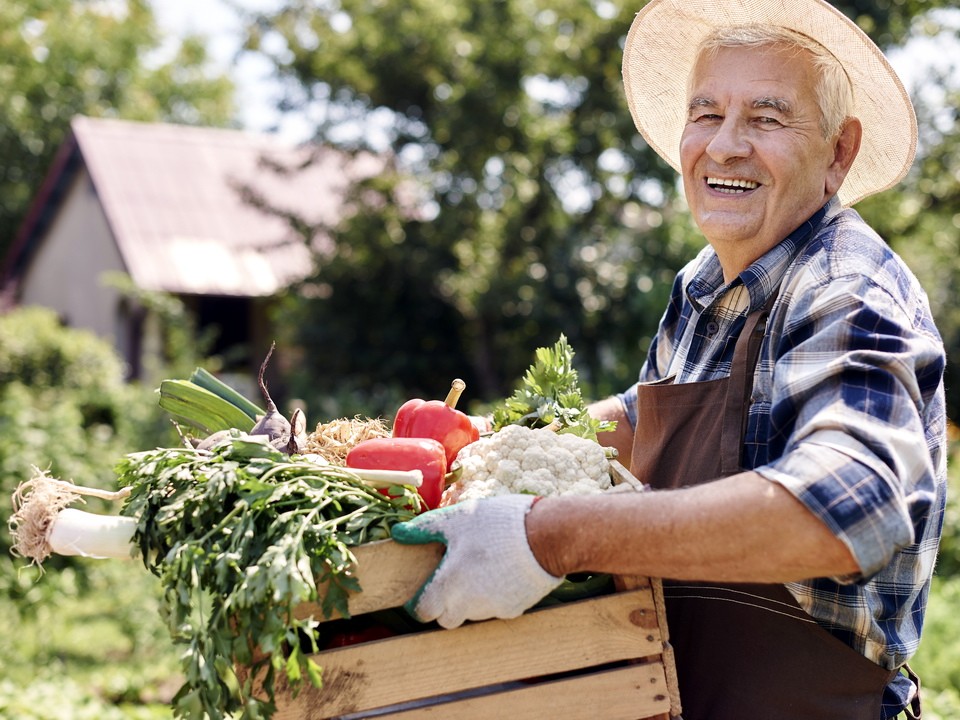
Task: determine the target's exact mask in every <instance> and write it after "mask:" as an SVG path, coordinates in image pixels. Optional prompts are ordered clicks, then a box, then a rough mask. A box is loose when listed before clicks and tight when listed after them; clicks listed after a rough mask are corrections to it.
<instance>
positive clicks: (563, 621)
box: [274, 540, 680, 720]
mask: <svg viewBox="0 0 960 720" xmlns="http://www.w3.org/2000/svg"><path fill="white" fill-rule="evenodd" d="M442 553H443V547H442V546H441V545H438V544H429V545H419V546H403V545H399V544H396V543H394V542H392V541H389V540H387V541H383V542H377V543H371V544H369V545H365V546H362V547H360V548H357V551H356V555H357V560H358V562H357V567H358V571H357V576H358V579H359V582H360V585H361V587H362V588H363V591H362V592H360V593H357V594H355V595H353V596H351V598H350V602H349V609H350V614H351V616H352V617H357V616H361V615H363V614H365V613H370V612H373V611H377V610H383V609H385V608H397V607H400V606H402V605H403V604H404V603H405V602H406V601H407V600H408V599H409V598H411V597H412V596H413V595H414V593H415V592H416V591H417V590H418V589H419V587H420V586H421V584H422V583H423V582H424V581H425V580H426V579H427V578H429V576H430V574H431V573H432V572H433V570H434V569H435V568H436V565H437V563H438V562H439V560H440V557H441V555H442ZM616 581H617V582H616V590H615V591H614V592H612V593H609V594H606V595H602V596H598V597H591V598H588V599H585V600H578V601H575V602H569V603H564V604H561V605H552V606H550V607H544V608H539V609H534V610H530V611H528V612H527V613H525V614H524V615H522V616H521V617H519V618H516V619H513V620H488V621H485V622H474V623H467V624H465V625H463V626H461V627H459V628H456V629H453V630H444V629H440V628H437V627H436V626H434V625H431V626H425V627H428V628H429V629H425V630H423V631H418V632H414V633H411V634H404V635H398V636H395V637H390V638H387V639H382V640H374V641H371V642H365V643H361V644H356V645H350V646H347V647H341V648H336V649H332V650H327V651H324V652H321V653H319V654H317V655H315V656H314V660H316V662H317V663H318V664H319V665H320V666H321V667H322V668H323V681H324V684H323V687H322V688H314V687H312V686H311V685H309V683H304V686H303V688H302V689H301V691H300V692H299V693H298V694H297V695H296V697H293V696H291V694H290V693H289V691H285V689H284V688H283V686H282V685H281V684H280V683H278V688H277V713H276V714H275V715H274V718H275V720H331V719H338V720H359V719H360V718H373V717H376V718H382V719H385V720H421V719H423V718H434V719H436V718H442V719H443V720H492V719H495V718H507V719H509V720H543V719H544V718H563V719H564V720H578V719H580V718H582V719H583V720H587V719H589V720H645V719H651V720H652V719H657V720H667V718H669V717H677V716H679V714H680V701H679V695H678V692H677V688H676V674H675V671H674V665H673V655H672V651H671V648H670V645H669V642H668V635H667V627H666V622H665V616H664V612H663V596H662V592H661V589H660V583H659V581H658V580H656V579H652V580H651V579H649V578H643V577H618V578H616ZM297 614H298V615H300V616H301V617H306V616H308V615H313V616H314V617H322V613H321V612H320V611H319V609H318V608H316V607H311V606H309V605H305V606H301V607H300V608H298V611H297Z"/></svg>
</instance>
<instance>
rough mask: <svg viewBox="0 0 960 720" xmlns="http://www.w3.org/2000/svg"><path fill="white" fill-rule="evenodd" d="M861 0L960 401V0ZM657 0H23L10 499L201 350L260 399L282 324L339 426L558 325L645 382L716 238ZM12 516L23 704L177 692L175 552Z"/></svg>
mask: <svg viewBox="0 0 960 720" xmlns="http://www.w3.org/2000/svg"><path fill="white" fill-rule="evenodd" d="M833 4H834V5H835V6H836V7H837V8H838V9H839V10H841V11H842V12H844V13H846V14H847V15H848V16H849V17H851V18H852V19H854V20H855V21H856V22H857V23H858V24H859V25H860V26H861V27H862V28H863V29H864V30H865V31H866V32H867V33H868V34H869V35H870V36H871V37H872V38H873V39H874V40H875V41H876V42H877V43H878V44H879V45H880V46H881V47H882V48H883V49H884V50H885V51H886V52H887V53H888V57H889V58H890V60H891V63H892V64H893V65H894V67H895V68H896V69H897V71H898V72H899V73H900V74H901V77H902V78H903V79H904V82H905V85H906V86H907V88H908V90H909V91H910V93H911V95H912V96H913V98H914V102H915V106H916V109H917V114H918V120H919V126H920V145H919V149H918V157H917V161H916V163H915V164H914V167H913V169H912V171H911V173H910V175H909V176H908V177H907V179H906V180H905V181H904V182H903V183H901V184H900V185H899V186H898V187H896V188H894V189H893V190H890V191H887V192H885V193H882V194H881V195H879V196H875V197H873V198H870V199H868V200H867V201H864V202H863V203H860V204H859V205H858V206H857V210H858V211H860V213H861V214H862V215H864V217H865V218H866V219H867V220H868V221H869V222H870V223H871V224H872V225H873V226H874V227H875V228H876V229H877V230H878V231H879V232H880V234H881V235H882V236H883V237H884V238H885V239H886V240H887V241H888V242H889V243H890V245H891V246H892V247H893V248H894V249H895V250H896V251H897V252H899V253H900V254H901V255H902V256H903V257H904V258H905V260H906V261H907V263H908V264H909V265H910V266H911V267H912V268H913V270H914V271H915V272H916V274H917V275H918V277H919V278H920V279H921V281H922V283H923V284H924V287H925V288H926V290H927V293H928V294H929V296H930V300H931V304H932V307H933V310H934V314H935V316H936V318H937V321H938V324H939V327H940V330H941V332H942V334H943V337H944V340H945V342H946V345H947V348H948V357H949V359H950V364H949V368H948V378H947V393H948V406H949V414H950V417H951V419H953V420H956V419H957V417H958V413H960V364H958V363H957V361H956V357H955V356H957V355H958V349H960V302H958V289H957V288H960V252H958V250H960V247H958V246H960V132H958V130H960V118H958V110H957V108H958V107H960V68H958V63H960V9H957V8H956V7H955V5H956V3H955V2H954V0H852V1H850V2H834V3H833ZM642 5H643V2H642V1H641V0H633V2H623V1H622V0H590V1H589V2H584V1H583V0H558V1H556V2H553V3H545V2H540V1H539V0H490V1H488V2H485V3H472V2H466V0H444V1H443V2H440V0H406V1H405V2H398V1H396V0H329V1H327V0H312V1H303V2H300V1H296V0H290V1H288V2H283V1H282V0H242V1H241V0H237V1H236V2H232V1H230V0H190V1H188V0H155V2H147V1H146V0H19V1H18V2H16V3H10V2H8V3H3V4H2V5H0V87H2V88H3V92H2V93H0V259H2V264H0V271H2V275H0V510H2V512H3V514H4V516H8V515H9V509H10V502H9V497H10V494H11V492H12V491H13V489H14V488H15V487H16V485H17V484H18V483H19V482H20V481H22V480H24V479H26V478H27V477H29V475H30V474H31V467H32V466H36V467H39V468H41V469H45V470H49V471H50V472H51V474H53V475H55V476H58V477H63V478H67V479H72V480H74V481H76V482H77V483H81V484H87V485H96V486H101V487H107V488H112V487H113V486H114V477H113V473H112V468H113V466H114V464H115V463H116V462H117V460H118V459H119V458H120V457H122V456H123V455H124V454H125V453H128V452H134V451H136V450H141V449H146V448H150V447H154V446H162V445H169V444H173V443H176V442H177V439H176V436H175V434H174V432H173V430H172V429H171V426H170V423H169V420H168V419H167V418H166V417H165V416H164V414H163V413H162V412H161V411H160V409H159V407H158V406H157V398H156V393H155V390H156V388H157V386H158V384H159V382H160V380H162V379H164V378H170V377H178V378H185V377H187V376H188V375H189V374H190V373H191V372H192V371H193V369H194V368H195V367H204V368H206V369H208V370H210V371H211V372H214V373H217V374H218V375H220V376H221V377H223V378H224V379H225V380H227V381H228V382H229V383H230V384H232V385H234V386H235V387H237V389H240V390H241V391H243V392H244V393H245V394H248V395H249V396H250V397H251V398H252V399H258V398H257V396H256V389H255V384H254V378H255V375H256V370H257V368H258V367H259V365H260V362H261V361H262V359H263V357H264V356H265V354H266V351H267V349H268V348H269V346H270V344H271V343H272V342H276V343H277V351H276V353H275V354H274V357H273V360H272V361H271V365H270V368H269V374H268V378H269V382H270V388H271V392H272V394H273V396H274V398H275V399H276V400H277V402H278V405H279V406H280V407H281V409H285V408H289V407H293V406H294V405H296V406H299V407H303V408H306V414H307V418H308V425H310V426H313V425H316V424H318V423H320V422H325V421H328V420H331V419H334V418H339V417H353V416H355V415H362V416H369V417H378V416H382V417H387V418H389V417H391V416H392V414H393V412H394V411H395V410H396V408H397V407H398V406H399V405H400V404H401V403H402V402H403V401H404V400H406V399H408V398H410V397H423V398H438V399H442V398H443V397H444V396H445V394H446V391H447V389H448V387H449V384H450V381H451V380H452V379H453V378H454V377H461V378H463V379H464V380H465V381H466V383H467V390H466V393H465V394H464V397H463V400H461V405H462V409H467V410H470V411H473V412H483V411H484V409H485V408H487V407H488V406H489V405H490V404H491V403H492V402H494V401H497V400H499V399H501V398H503V397H506V396H507V395H509V394H510V393H511V392H512V391H513V389H514V387H515V385H516V383H517V382H518V381H519V379H520V377H521V376H522V374H523V372H524V371H525V369H526V368H527V366H528V365H529V364H530V363H531V362H532V360H533V353H534V350H535V349H536V348H537V347H541V346H545V345H552V344H553V343H554V342H555V341H556V339H557V337H558V336H559V334H561V333H563V334H565V335H566V336H567V338H568V339H569V341H570V344H571V346H572V347H573V348H574V350H575V352H576V365H577V369H578V372H579V374H580V380H581V385H582V386H583V388H584V391H585V394H586V395H587V396H588V397H589V398H599V397H602V396H605V395H607V394H609V393H611V392H616V391H619V390H621V389H623V388H625V387H626V386H627V385H628V384H630V383H631V382H633V381H634V380H635V378H636V374H637V372H638V370H639V367H640V364H641V362H642V359H643V357H644V353H645V352H646V349H647V346H648V343H649V341H650V338H651V335H652V333H653V332H654V331H655V329H656V325H657V321H658V320H659V316H660V313H661V312H662V309H663V307H664V303H665V298H666V297H667V294H668V292H669V287H670V282H671V280H672V278H673V275H674V273H675V272H676V271H677V269H679V267H680V266H681V265H682V264H683V263H684V262H685V261H686V260H687V259H688V258H689V257H690V256H691V255H692V254H693V253H695V252H696V251H697V250H698V249H699V247H700V246H701V245H702V243H703V240H702V239H701V238H700V237H699V235H698V233H697V232H696V231H695V230H694V229H693V228H692V227H691V222H690V219H689V217H688V215H687V213H686V211H685V207H684V201H683V197H682V190H681V188H680V186H679V184H678V180H677V178H676V176H675V173H674V172H673V171H672V170H671V169H670V168H668V167H667V166H666V165H665V164H664V163H663V162H662V161H660V159H659V158H658V157H657V156H656V154H655V153H653V151H651V150H650V149H649V148H648V147H647V146H646V144H645V143H644V142H643V140H642V138H640V136H639V135H638V133H637V132H636V130H635V129H634V127H633V123H632V120H631V118H630V115H629V112H628V111H627V109H626V103H625V101H624V98H623V93H622V86H621V82H620V62H621V57H622V44H623V40H624V36H625V34H626V31H627V29H628V28H629V25H630V22H631V20H632V18H633V15H634V14H635V13H636V12H637V11H638V10H639V9H640V7H642ZM953 442H954V445H953V449H954V453H955V452H956V451H957V448H958V447H960V446H958V445H957V444H956V438H954V441H953ZM958 473H960V471H958V470H956V464H955V463H954V464H953V465H952V469H951V488H952V489H953V490H954V491H955V492H954V493H953V495H954V496H955V495H956V491H957V490H960V479H958ZM91 506H92V508H93V509H97V508H98V507H99V506H98V505H97V504H96V503H91ZM958 508H960V505H958V503H957V501H956V500H955V499H954V498H953V497H951V500H950V507H949V509H948V518H947V527H946V530H945V537H944V542H943V546H942V550H941V557H940V562H939V566H938V576H937V578H936V582H935V585H934V588H933V598H932V600H931V606H930V611H929V614H928V619H927V625H926V627H925V630H924V636H923V642H922V644H921V650H920V654H919V656H918V657H917V660H916V662H915V663H912V664H914V665H915V669H916V670H917V671H918V672H919V673H920V674H921V677H922V678H923V681H924V686H925V688H926V698H925V699H926V701H927V705H926V708H925V709H926V710H927V711H928V712H929V713H930V715H931V717H933V718H935V719H936V718H943V719H946V718H956V717H960V645H958V644H957V643H956V641H955V638H956V637H957V636H958V635H960V619H958V614H957V613H956V608H958V607H960V574H958V573H960V522H958V521H960V509H958ZM9 542H10V541H9V537H8V536H7V535H6V534H2V535H0V550H3V552H2V553H0V596H2V600H0V622H3V626H4V627H6V628H8V631H7V632H5V633H0V718H11V719H13V720H19V719H20V718H23V719H24V720H39V719H41V718H42V719H44V720H46V719H47V718H51V719H53V718H56V719H57V720H69V719H71V718H97V719H98V720H100V719H103V720H110V719H111V718H169V717H171V713H170V710H169V708H168V702H169V700H170V697H171V695H172V693H173V692H175V691H176V689H177V688H178V687H179V684H180V679H179V675H178V672H179V671H178V662H177V657H178V650H177V648H176V647H174V646H173V645H172V644H171V643H170V641H169V638H168V637H167V636H166V633H165V630H164V629H163V625H162V621H161V619H160V618H159V617H158V612H159V611H158V604H157V600H156V598H157V593H158V592H159V588H158V587H157V586H156V583H155V582H154V578H152V577H151V576H150V575H149V574H148V573H146V571H144V570H143V569H142V567H141V566H139V565H138V564H137V563H134V562H131V563H98V562H92V561H75V560H72V561H67V560H59V561H52V562H50V563H49V567H48V572H46V573H45V574H42V575H41V574H40V573H39V572H38V571H37V570H36V569H34V568H29V567H25V566H24V563H22V562H20V561H17V560H14V559H13V558H11V557H10V555H9V553H8V552H7V550H8V549H9Z"/></svg>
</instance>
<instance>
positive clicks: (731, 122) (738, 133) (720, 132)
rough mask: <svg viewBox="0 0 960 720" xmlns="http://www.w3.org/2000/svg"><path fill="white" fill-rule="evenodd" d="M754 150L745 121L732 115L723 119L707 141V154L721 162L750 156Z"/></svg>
mask: <svg viewBox="0 0 960 720" xmlns="http://www.w3.org/2000/svg"><path fill="white" fill-rule="evenodd" d="M752 152H753V146H752V145H751V144H750V141H749V139H748V138H747V133H746V128H745V127H744V125H743V122H742V121H741V120H739V119H738V118H735V117H731V116H727V117H725V118H724V119H723V122H721V123H720V124H719V125H718V126H717V131H716V133H714V135H713V137H712V138H711V139H710V142H709V143H707V154H708V155H709V156H710V159H711V160H713V161H714V162H717V163H720V164H726V163H728V162H730V161H731V160H737V159H740V158H745V157H748V156H749V155H750V153H752Z"/></svg>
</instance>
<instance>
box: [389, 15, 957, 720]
mask: <svg viewBox="0 0 960 720" xmlns="http://www.w3.org/2000/svg"><path fill="white" fill-rule="evenodd" d="M624 84H625V88H626V93H627V101H628V104H629V106H630V110H631V113H632V114H633V118H634V120H635V122H636V124H637V127H638V129H639V130H640V132H641V133H642V134H643V136H644V138H645V139H646V140H647V142H648V143H649V144H650V145H651V147H653V148H654V149H655V150H656V151H657V152H658V153H660V155H661V156H662V157H663V158H664V159H665V160H666V161H667V162H669V163H670V164H671V165H672V166H673V167H674V168H676V169H677V170H678V171H679V172H681V174H682V177H683V184H684V192H685V194H686V197H687V201H688V204H689V207H690V212H691V213H692V215H693V218H694V219H695V221H696V223H697V225H698V227H699V229H700V230H701V232H702V233H703V236H704V237H705V239H706V241H707V244H706V246H705V247H704V249H703V250H702V251H701V252H700V253H699V254H698V255H697V257H695V258H694V259H693V260H692V261H691V262H690V263H689V264H688V265H687V266H686V267H685V268H684V269H683V270H682V271H681V272H680V273H679V274H678V276H677V278H676V280H675V282H674V285H673V291H672V296H671V300H670V303H669V304H668V306H667V308H666V310H665V312H664V314H663V317H662V319H661V322H660V326H659V328H658V331H657V334H656V336H655V338H654V341H653V343H652V344H651V347H650V351H649V355H648V357H647V359H646V362H645V363H644V365H643V367H642V368H641V369H640V375H639V382H638V383H636V384H635V385H633V386H632V387H630V388H629V389H627V390H626V391H625V392H624V393H622V394H620V395H618V396H616V397H612V398H608V399H607V400H604V401H601V402H599V403H596V404H595V405H594V406H592V407H591V411H592V412H593V414H595V415H596V416H598V417H602V418H604V419H612V420H616V421H617V422H618V426H617V430H616V431H615V432H613V433H606V434H604V436H601V441H603V442H606V443H608V444H611V445H614V446H616V447H617V448H618V449H619V451H620V457H621V458H624V459H626V458H629V459H630V469H631V471H632V472H633V474H634V475H635V476H636V477H637V478H639V479H640V480H641V481H642V482H644V483H647V484H649V485H650V487H651V488H652V491H650V492H645V493H637V494H622V493H620V494H610V495H606V496H589V497H549V498H544V499H543V500H542V501H539V502H538V501H537V500H536V499H535V498H532V497H529V496H505V497H497V498H490V499H485V500H481V501H474V502H469V503H464V504H462V505H455V506H452V507H449V508H445V509H442V510H439V511H434V512H429V513H425V514H424V515H421V516H420V517H419V518H417V519H416V520H415V521H413V522H412V523H406V524H401V525H398V526H397V528H396V529H395V537H396V539H397V540H398V541H401V542H427V541H432V540H437V539H440V540H442V541H443V542H445V543H446V545H447V551H446V554H445V556H444V559H443V561H442V562H441V564H440V566H439V568H438V569H437V571H436V573H435V574H434V577H433V578H431V580H429V581H428V582H427V583H426V584H425V586H424V588H423V589H422V591H421V592H420V593H419V594H418V595H417V597H416V598H415V599H414V600H413V601H412V608H411V609H412V611H413V612H414V613H415V614H416V615H417V616H419V617H421V618H423V619H438V620H439V622H440V623H441V624H442V625H444V626H448V627H449V626H455V625H458V624H460V623H462V622H464V621H465V620H476V619H482V618H487V617H513V616H516V615H518V614H520V613H521V612H523V611H524V610H525V609H526V608H528V607H530V606H531V605H533V604H534V603H535V602H536V601H538V600H539V599H540V598H542V597H543V596H544V595H545V594H546V593H547V592H549V591H550V589H551V588H553V587H554V586H555V585H556V584H557V583H559V581H560V579H561V578H562V577H563V576H564V575H566V574H569V573H573V572H580V571H599V572H611V573H620V574H637V575H648V576H654V577H661V578H664V595H665V598H666V607H667V621H668V625H669V631H670V635H671V639H672V642H673V645H674V649H675V656H676V663H677V670H678V675H679V689H680V696H681V701H682V704H683V716H684V718H686V719H687V720H743V719H744V718H747V719H749V718H758V719H762V720H767V719H773V718H775V719H776V720H801V719H803V720H808V719H810V718H817V719H818V720H829V719H833V720H881V719H888V718H893V717H896V716H897V715H898V714H900V713H901V712H904V711H905V710H908V711H909V712H910V713H911V716H912V717H915V716H918V714H919V695H918V690H919V684H918V682H917V680H916V678H915V676H913V674H912V673H911V672H910V671H909V668H908V667H907V665H906V663H907V661H908V660H909V658H910V657H911V656H912V655H913V653H914V652H915V651H916V649H917V645H918V642H919V638H920V631H921V627H922V624H923V617H924V612H925V608H926V601H927V592H928V589H929V583H930V578H931V575H932V573H933V567H934V561H935V558H936V551H937V545H938V541H939V537H940V533H941V529H942V522H943V508H944V501H945V494H946V453H945V450H946V438H945V432H946V417H945V411H944V397H943V370H944V365H945V355H944V349H943V345H942V342H941V340H940V337H939V335H938V333H937V330H936V328H935V326H934V323H933V320H932V317H931V313H930V309H929V306H928V303H927V300H926V296H925V294H924V293H923V291H922V289H921V288H920V286H919V284H918V282H917V280H916V278H915V277H914V276H913V275H912V273H911V272H910V271H909V269H908V268H907V267H906V266H905V265H904V263H903V262H902V261H901V260H900V258H898V257H897V256H896V255H895V254H894V253H893V252H892V251H891V250H890V249H889V247H888V246H887V245H886V244H885V243H884V242H883V240H882V239H881V238H879V237H878V236H877V234H876V233H875V232H874V231H873V230H872V229H871V228H870V227H868V226H867V224H866V223H865V222H864V221H863V219H862V218H861V217H860V216H859V215H858V214H857V213H856V212H855V211H854V210H852V209H850V208H849V207H848V206H849V205H852V204H854V203H855V202H857V201H858V200H860V199H862V198H864V197H866V196H868V195H872V194H874V193H877V192H881V191H882V190H885V189H887V188H889V187H891V186H893V185H895V184H896V183H897V182H899V180H900V179H902V178H903V176H904V175H905V174H906V172H907V170H908V169H909V167H910V164H911V162H912V159H913V155H914V151H915V147H916V120H915V117H914V114H913V108H912V106H911V105H910V101H909V99H908V97H907V95H906V93H905V92H904V89H903V86H902V85H901V83H900V81H899V80H898V79H897V77H896V75H895V74H894V72H893V70H892V69H891V68H890V66H889V64H888V63H887V62H886V60H885V59H884V58H883V55H882V54H881V53H880V51H879V50H878V49H877V48H876V46H875V45H873V43H872V42H871V41H870V40H869V39H868V38H867V37H866V36H865V35H864V34H863V33H862V32H861V31H860V30H859V29H858V28H857V27H856V26H855V25H854V24H853V23H852V22H850V21H849V20H848V19H847V18H845V17H844V16H843V15H841V14H840V13H839V12H838V11H836V10H835V9H834V8H833V7H831V6H830V5H828V4H827V3H825V2H822V1H821V0H792V1H791V2H789V3H788V2H783V0H652V2H650V3H649V4H647V5H646V6H645V7H644V8H643V10H641V12H640V13H638V15H637V17H636V19H635V21H634V23H633V26H632V27H631V29H630V32H629V34H628V36H627V42H626V45H625V49H624ZM599 701H602V699H598V702H599Z"/></svg>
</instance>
